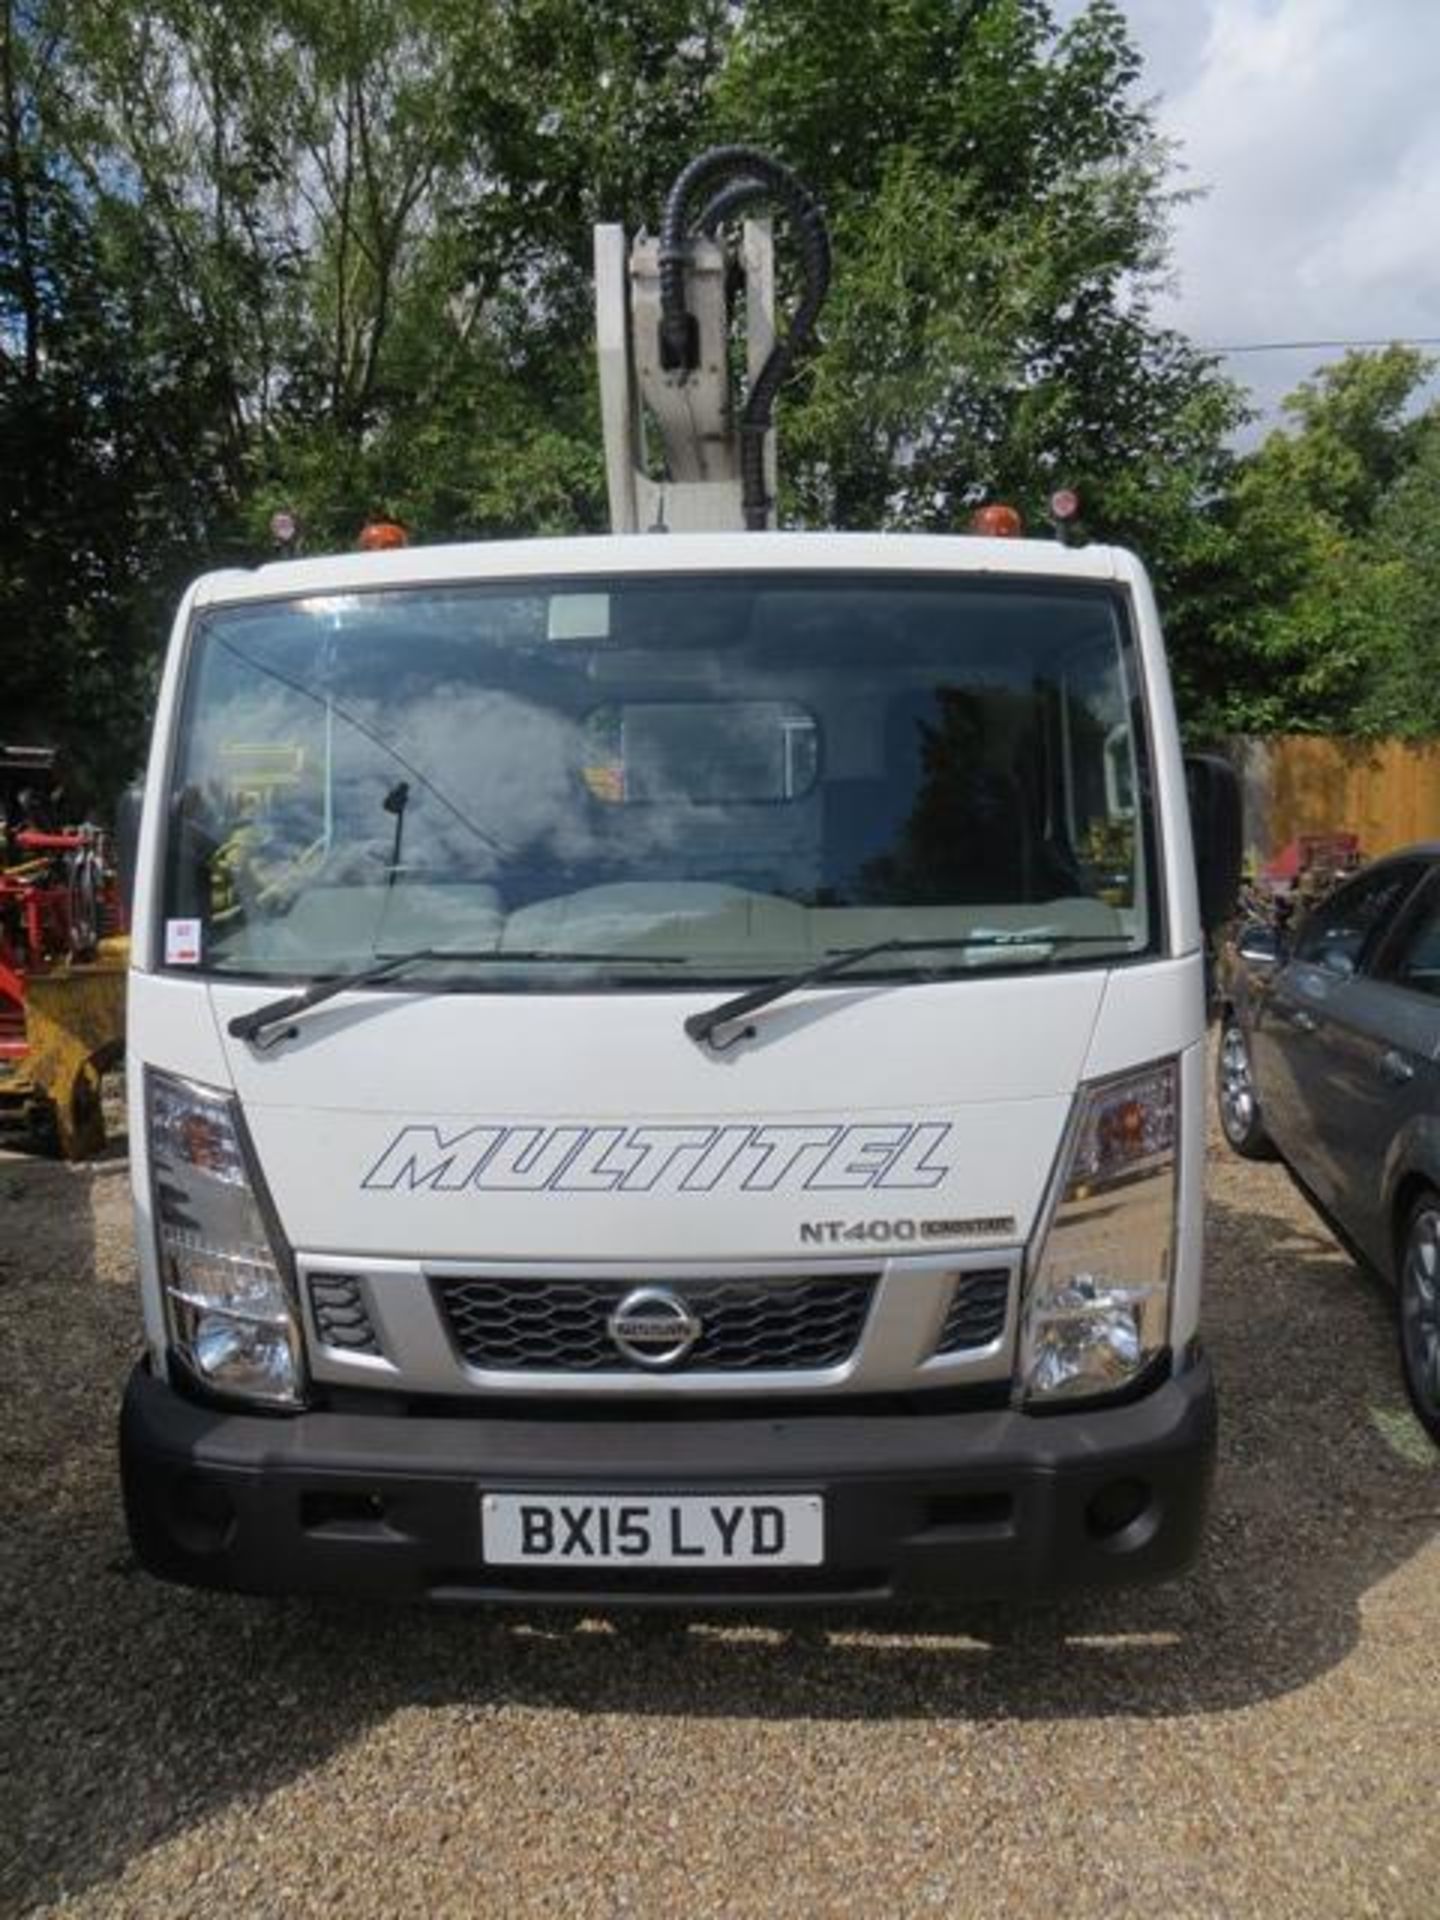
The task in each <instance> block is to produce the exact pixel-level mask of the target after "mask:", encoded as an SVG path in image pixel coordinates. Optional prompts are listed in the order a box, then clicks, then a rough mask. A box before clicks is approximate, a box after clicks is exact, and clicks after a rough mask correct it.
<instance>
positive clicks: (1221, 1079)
mask: <svg viewBox="0 0 1440 1920" xmlns="http://www.w3.org/2000/svg"><path fill="white" fill-rule="evenodd" d="M1215 1098H1216V1101H1217V1102H1218V1104H1219V1108H1220V1131H1221V1132H1222V1133H1223V1134H1224V1135H1225V1138H1226V1140H1227V1141H1228V1142H1229V1144H1230V1146H1231V1147H1232V1148H1233V1150H1234V1151H1235V1152H1236V1153H1238V1154H1239V1155H1240V1157H1241V1159H1242V1160H1273V1159H1274V1158H1275V1146H1274V1142H1273V1141H1272V1140H1271V1138H1270V1136H1269V1134H1268V1133H1267V1132H1266V1131H1265V1123H1264V1121H1263V1120H1262V1119H1261V1118H1260V1101H1259V1097H1258V1096H1257V1094H1256V1092H1255V1076H1254V1072H1253V1070H1252V1068H1251V1065H1250V1042H1249V1040H1248V1039H1247V1038H1246V1037H1245V1029H1244V1027H1242V1026H1241V1024H1240V1022H1239V1020H1238V1019H1237V1018H1236V1016H1235V1015H1234V1014H1233V1013H1227V1014H1226V1015H1225V1017H1224V1019H1223V1020H1222V1021H1221V1023H1220V1050H1219V1053H1218V1055H1217V1057H1216V1065H1215Z"/></svg>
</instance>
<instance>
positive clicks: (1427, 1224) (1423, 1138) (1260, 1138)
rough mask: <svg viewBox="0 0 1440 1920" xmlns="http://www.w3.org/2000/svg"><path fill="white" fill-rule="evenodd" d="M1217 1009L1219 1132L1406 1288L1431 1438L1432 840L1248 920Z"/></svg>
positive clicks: (1437, 1351) (1436, 1340) (1439, 894)
mask: <svg viewBox="0 0 1440 1920" xmlns="http://www.w3.org/2000/svg"><path fill="white" fill-rule="evenodd" d="M1235 951H1236V959H1235V964H1234V966H1233V968H1232V969H1231V974H1230V978H1229V980H1228V981H1227V983H1226V988H1225V994H1224V999H1223V1003H1222V1012H1221V1033H1220V1060H1219V1076H1218V1080H1219V1085H1218V1092H1219V1101H1220V1121H1221V1125H1222V1126H1223V1128H1224V1130H1225V1137H1226V1139H1227V1140H1228V1141H1229V1142H1230V1145H1231V1146H1232V1147H1233V1148H1234V1149H1235V1151H1236V1152H1237V1153H1240V1154H1244V1155H1245V1156H1246V1157H1247V1158H1251V1159H1262V1158H1272V1157H1274V1156H1277V1155H1278V1157H1279V1158H1280V1159H1282V1160H1283V1161H1284V1162H1285V1164H1286V1166H1287V1167H1288V1168H1289V1170H1290V1172H1291V1174H1292V1175H1293V1176H1294V1178H1295V1180H1296V1181H1297V1183H1298V1184H1299V1185H1300V1187H1301V1188H1302V1189H1303V1190H1304V1192H1305V1193H1306V1195H1307V1196H1308V1198H1309V1199H1310V1200H1311V1201H1312V1202H1313V1203H1314V1205H1315V1207H1316V1208H1317V1210H1318V1211H1319V1212H1320V1213H1321V1214H1322V1216H1323V1217H1324V1218H1325V1220H1326V1221H1327V1222H1328V1224H1329V1225H1330V1226H1331V1227H1332V1228H1334V1230H1335V1232H1336V1233H1337V1234H1338V1235H1339V1237H1340V1238H1341V1239H1342V1240H1343V1241H1344V1242H1345V1244H1346V1246H1347V1247H1349V1249H1350V1250H1351V1252H1353V1253H1354V1254H1356V1255H1357V1257H1359V1258H1360V1259H1362V1260H1364V1261H1365V1262H1366V1263H1367V1265H1369V1266H1371V1267H1373V1268H1374V1269H1375V1270H1376V1271H1377V1272H1379V1273H1382V1274H1383V1275H1385V1277H1386V1278H1387V1279H1389V1280H1391V1281H1393V1282H1394V1284H1395V1286H1396V1289H1397V1292H1398V1296H1399V1319H1400V1351H1401V1359H1402V1363H1403V1366H1404V1372H1405V1383H1406V1386H1407V1387H1408V1389H1409V1392H1410V1398H1411V1400H1412V1401H1413V1403H1414V1406H1415V1410H1416V1412H1417V1413H1418V1414H1419V1416H1420V1418H1421V1420H1422V1421H1423V1422H1424V1423H1425V1425H1426V1427H1427V1428H1428V1429H1429V1431H1430V1433H1431V1435H1432V1436H1433V1437H1434V1438H1435V1439H1436V1440H1440V845H1429V846H1423V847H1414V848H1410V849H1408V850H1407V851H1406V852H1404V853H1397V854H1392V855H1391V856H1390V857H1389V858H1387V859H1385V860H1380V861H1377V862H1376V863H1375V864H1374V865H1373V866H1370V867H1367V868H1365V870H1364V871H1363V872H1362V873H1359V874H1356V875H1355V877H1354V878H1353V879H1350V880H1347V881H1346V882H1345V884H1344V885H1343V886H1341V887H1338V888H1337V889H1336V890H1335V892H1334V893H1332V894H1331V895H1330V897H1329V898H1328V899H1327V900H1325V901H1323V902H1322V903H1321V904H1320V905H1319V906H1317V907H1315V908H1314V909H1312V911H1311V912H1310V913H1309V914H1308V915H1307V916H1306V918H1305V920H1304V921H1303V923H1302V924H1301V925H1300V926H1299V928H1298V929H1297V930H1296V932H1295V934H1294V936H1293V937H1292V938H1289V939H1287V938H1286V937H1285V936H1284V935H1279V934H1277V933H1276V932H1275V930H1274V929H1273V928H1271V927H1269V926H1265V925H1262V924H1259V923H1256V924H1254V925H1250V926H1246V927H1244V928H1242V929H1241V932H1240V935H1239V937H1238V940H1237V942H1236V950H1235Z"/></svg>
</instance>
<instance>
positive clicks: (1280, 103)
mask: <svg viewBox="0 0 1440 1920" xmlns="http://www.w3.org/2000/svg"><path fill="white" fill-rule="evenodd" d="M1062 11H1063V12H1064V13H1065V14H1066V15H1069V14H1073V13H1074V12H1076V11H1078V4H1074V3H1072V4H1070V5H1068V6H1066V7H1064V8H1063V9H1062ZM1127 12H1128V14H1129V17H1130V21H1131V25H1132V28H1133V30H1134V32H1135V35H1136V38H1137V40H1138V41H1139V43H1140V46H1141V49H1142V51H1143V53H1144V55H1145V59H1146V74H1145V82H1144V83H1143V84H1144V85H1146V86H1147V87H1148V88H1151V89H1154V90H1158V92H1159V94H1160V103H1159V119H1160V124H1161V127H1162V129H1163V131H1165V132H1166V133H1168V134H1170V135H1172V136H1174V137H1175V138H1177V139H1178V140H1179V142H1180V143H1181V159H1182V162H1183V165H1184V167H1185V169H1186V172H1185V175H1184V179H1185V181H1186V182H1187V183H1188V184H1191V185H1194V186H1197V187H1201V188H1204V189H1206V190H1207V192H1206V195H1205V197H1204V198H1203V199H1201V200H1198V201H1196V202H1194V203H1192V204H1191V205H1189V206H1187V207H1185V208H1182V209H1181V210H1180V211H1179V213H1178V214H1177V217H1176V223H1175V227H1176V231H1175V266H1176V270H1177V274H1178V293H1177V297H1176V301H1175V304H1174V307H1173V310H1172V311H1173V315H1174V318H1175V319H1176V321H1177V322H1178V324H1180V325H1181V326H1182V327H1184V328H1185V330H1186V331H1187V332H1188V333H1190V334H1191V336H1192V337H1193V338H1194V339H1196V340H1198V341H1201V342H1202V343H1205V344H1220V343H1228V342H1245V341H1269V340H1309V339H1326V340H1329V339H1347V338H1360V339H1370V338H1377V337H1378V338H1382V339H1385V338H1391V337H1394V336H1397V335H1440V247H1437V245H1436V235H1437V233H1440V6H1436V5H1433V4H1429V3H1428V0H1188V3H1187V0H1131V3H1130V5H1129V6H1128V8H1127ZM1333 357H1334V356H1333V355H1325V354H1320V353H1314V352H1306V351H1299V352H1296V353H1287V354H1266V355H1247V356H1244V357H1237V358H1236V359H1235V360H1234V361H1232V363H1231V370H1232V371H1233V372H1234V373H1235V374H1236V376H1237V377H1238V378H1240V379H1242V380H1243V381H1245V382H1246V383H1247V384H1249V385H1251V386H1253V388H1254V390H1255V393H1256V396H1257V399H1258V400H1259V401H1260V403H1261V404H1262V406H1264V407H1265V408H1266V410H1267V412H1268V411H1270V410H1273V408H1274V406H1275V404H1276V402H1277V401H1278V399H1279V397H1280V396H1281V395H1282V394H1283V393H1285V392H1286V391H1288V390H1289V389H1290V388H1292V387H1294V386H1295V385H1296V384H1297V383H1298V382H1299V380H1301V379H1302V378H1304V377H1305V376H1306V375H1307V374H1309V373H1311V372H1313V370H1314V368H1315V366H1316V365H1317V364H1318V363H1319V362H1321V361H1323V360H1324V359H1326V358H1333Z"/></svg>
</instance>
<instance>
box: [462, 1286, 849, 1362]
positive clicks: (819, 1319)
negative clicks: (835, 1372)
mask: <svg viewBox="0 0 1440 1920" xmlns="http://www.w3.org/2000/svg"><path fill="white" fill-rule="evenodd" d="M634 1291H635V1285H634V1282H632V1281H610V1280H510V1279H499V1280H446V1281H440V1282H437V1285H436V1292H437V1295H438V1298H439V1302H440V1308H441V1312H442V1313H443V1315H444V1317H445V1319H446V1321H447V1323H448V1325H449V1328H450V1332H451V1335H452V1337H453V1338H454V1341H455V1344H456V1346H457V1347H458V1348H459V1350H460V1353H461V1355H462V1356H463V1357H464V1359H465V1360H466V1361H467V1362H468V1364H469V1365H470V1366H472V1367H480V1368H483V1369H485V1370H486V1371H494V1372H518V1373H524V1372H547V1373H548V1372H556V1373H643V1372H646V1371H648V1369H646V1368H644V1367H642V1366H641V1365H640V1364H639V1363H638V1362H636V1361H634V1360H631V1359H630V1358H628V1357H627V1356H626V1355H625V1354H623V1353H622V1352H621V1351H620V1350H619V1348H618V1347H616V1346H615V1345H614V1343H613V1342H612V1340H611V1339H610V1335H609V1333H608V1332H607V1330H606V1322H607V1320H608V1319H609V1317H610V1315H611V1313H613V1312H614V1310H615V1308H616V1307H618V1306H619V1305H620V1302H621V1301H622V1300H624V1299H625V1298H626V1296H627V1295H628V1294H630V1293H633V1292H634ZM874 1291H875V1276H874V1274H847V1275H842V1276H839V1277H836V1278H828V1279H814V1278H809V1277H799V1278H795V1279H789V1278H786V1279H759V1280H687V1281H685V1282H683V1283H682V1284H679V1285H677V1286H676V1288H675V1292H676V1294H677V1295H678V1296H679V1297H680V1298H681V1299H682V1300H683V1301H684V1303H685V1305H686V1306H687V1307H688V1308H689V1309H690V1311H691V1312H692V1313H693V1314H694V1315H695V1316H696V1317H697V1318H698V1319H699V1321H700V1323H701V1333H700V1337H699V1339H698V1340H697V1341H696V1342H695V1345H694V1346H693V1347H692V1348H691V1349H690V1351H689V1353H688V1354H686V1356H685V1358H684V1359H683V1360H681V1361H680V1362H678V1368H679V1370H681V1371H685V1372H695V1371H697V1370H698V1371H708V1372H716V1373H744V1372H747V1371H749V1372H759V1371H765V1372H769V1371H775V1372H801V1371H811V1370H814V1369H818V1368H822V1367H835V1366H839V1365H840V1364H841V1363H842V1362H843V1361H845V1360H848V1359H849V1357H850V1355H851V1354H852V1353H853V1352H854V1350H855V1347H856V1343H857V1342H858V1341H859V1338H860V1332H861V1329H862V1328H863V1326H864V1324H865V1316H866V1314H867V1313H868V1312H869V1309H870V1302H871V1298H872V1296H873V1294H874ZM673 1370H674V1369H672V1371H673Z"/></svg>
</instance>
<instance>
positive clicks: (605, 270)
mask: <svg viewBox="0 0 1440 1920" xmlns="http://www.w3.org/2000/svg"><path fill="white" fill-rule="evenodd" d="M702 187H704V188H708V189H709V190H710V191H709V197H708V199H707V200H706V201H705V203H704V204H703V206H702V207H701V208H700V211H699V213H698V215H696V216H694V217H693V219H692V218H691V216H690V211H689V210H690V204H691V202H692V201H693V200H694V199H695V198H697V197H698V195H699V192H700V189H701V188H702ZM759 202H778V203H779V204H780V205H781V207H782V208H783V210H784V211H785V212H786V214H787V215H788V216H789V218H790V222H791V224H792V227H793V228H794V230H795V233H796V236H797V238H798V241H799V246H800V254H801V265H802V274H803V280H804V291H803V295H802V298H801V301H800V303H799V306H798V307H797V310H796V312H795V314H794V315H793V316H792V318H791V321H790V325H789V328H788V330H787V332H786V334H785V336H784V337H783V338H778V337H777V333H776V326H775V312H774V308H775V267H774V247H773V241H772V235H771V226H770V222H769V221H768V220H766V219H747V220H746V221H745V222H744V225H743V229H742V231H741V235H740V238H739V242H738V244H736V242H735V241H734V240H728V241H727V240H725V239H723V238H722V237H720V229H721V228H722V226H723V224H724V223H725V222H726V221H727V220H730V219H732V218H733V216H734V215H735V214H737V213H738V212H739V211H740V210H741V209H742V208H746V207H750V206H753V205H755V204H757V203H759ZM829 271H830V247H829V238H828V235H827V234H826V231H825V224H824V219H823V216H822V214H821V211H820V207H819V204H818V202H817V201H816V200H815V199H814V198H813V196H812V195H811V194H810V193H809V192H808V191H807V190H806V189H805V188H804V187H803V186H801V184H800V182H799V181H798V180H796V178H795V176H794V175H793V174H792V173H791V172H790V171H789V169H788V168H786V167H784V166H782V165H781V164H780V163H779V162H778V161H775V160H772V159H771V158H770V157H769V156H768V155H767V154H763V153H760V152H758V151H757V150H756V149H754V148H751V147H720V148H715V149H713V150H712V151H711V152H709V153H706V154H702V155H701V156H700V158H699V159H698V160H695V161H692V162H691V164H690V165H689V166H688V167H687V168H686V169H685V170H684V172H683V173H682V174H681V175H680V177H679V179H678V180H677V181H676V182H675V185H674V186H673V187H672V189H671V191H670V194H669V196H668V198H667V200H666V206H665V216H664V222H663V226H662V231H661V235H660V238H659V239H658V240H652V239H650V238H648V237H647V236H645V235H644V234H641V235H640V236H639V237H638V239H637V240H636V242H635V245H634V247H633V249H632V250H631V251H630V252H629V254H628V255H627V252H626V241H625V234H624V230H623V229H622V228H620V227H618V226H597V227H596V229H595V308H596V340H597V350H598V353H599V362H600V403H601V419H602V425H603V432H604V437H605V477H606V485H607V488H608V492H609V498H610V526H611V531H612V532H615V533H635V532H639V531H642V530H645V531H654V530H662V531H663V530H674V531H677V532H696V531H712V532H714V531H722V530H726V529H736V528H745V527H748V528H763V527H768V526H773V525H774V524H775V486H776V457H775V433H774V427H773V424H772V414H773V405H774V396H775V392H776V390H777V389H778V387H779V385H780V383H781V381H782V380H783V379H784V377H785V374H786V372H787V371H788V370H789V368H790V366H791V365H792V364H793V361H794V359H795V356H796V355H797V353H798V352H799V351H800V349H801V348H802V347H803V346H804V345H805V343H806V342H807V340H808V339H809V336H810V332H811V329H812V327H813V325H814V320H815V316H816V314H817V313H818V311H819V307H820V302H821V300H822V299H823V297H824V293H825V288H826V286H827V284H828V281H829ZM742 292H743V296H744V303H745V346H746V384H745V392H744V394H743V396H740V395H737V394H736V393H735V392H734V390H733V386H734V383H733V381H732V379H731V374H730V341H731V331H732V314H733V297H734V296H735V295H736V294H738V293H742ZM651 427H653V429H654V433H655V436H656V437H657V438H658V441H659V453H660V464H661V468H662V472H661V474H660V475H659V476H654V475H652V470H651V462H650V458H649V431H648V430H649V429H650V428H651Z"/></svg>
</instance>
